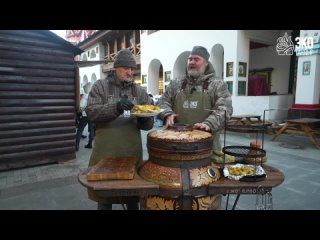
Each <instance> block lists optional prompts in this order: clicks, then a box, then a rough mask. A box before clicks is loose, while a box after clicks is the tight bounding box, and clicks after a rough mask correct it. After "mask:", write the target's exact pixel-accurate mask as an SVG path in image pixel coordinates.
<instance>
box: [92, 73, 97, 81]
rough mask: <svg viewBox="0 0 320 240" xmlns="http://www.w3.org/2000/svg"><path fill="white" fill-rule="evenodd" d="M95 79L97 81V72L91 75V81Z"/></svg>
mask: <svg viewBox="0 0 320 240" xmlns="http://www.w3.org/2000/svg"><path fill="white" fill-rule="evenodd" d="M95 81H97V76H96V74H95V73H93V74H92V75H91V82H92V83H94V82H95Z"/></svg>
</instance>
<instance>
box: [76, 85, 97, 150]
mask: <svg viewBox="0 0 320 240" xmlns="http://www.w3.org/2000/svg"><path fill="white" fill-rule="evenodd" d="M91 87H92V83H91V82H88V83H86V84H85V85H84V86H83V89H84V92H85V94H83V96H82V98H81V101H80V111H81V113H82V114H81V116H80V120H79V126H78V129H77V134H76V151H79V144H80V139H81V137H82V136H83V135H82V133H83V130H84V129H85V127H86V126H87V125H88V132H89V142H88V144H87V145H85V148H92V141H93V139H94V125H93V123H92V122H91V121H89V120H88V117H87V114H86V112H85V108H86V107H87V101H88V94H89V92H90V89H91Z"/></svg>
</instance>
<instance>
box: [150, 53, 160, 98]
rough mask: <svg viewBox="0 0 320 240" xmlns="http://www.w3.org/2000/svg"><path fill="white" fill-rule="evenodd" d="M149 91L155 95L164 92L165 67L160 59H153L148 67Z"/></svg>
mask: <svg viewBox="0 0 320 240" xmlns="http://www.w3.org/2000/svg"><path fill="white" fill-rule="evenodd" d="M148 92H150V93H151V94H152V95H154V96H155V95H162V93H163V67H162V64H161V62H160V60H158V59H153V60H152V61H151V62H150V65H149V68H148Z"/></svg>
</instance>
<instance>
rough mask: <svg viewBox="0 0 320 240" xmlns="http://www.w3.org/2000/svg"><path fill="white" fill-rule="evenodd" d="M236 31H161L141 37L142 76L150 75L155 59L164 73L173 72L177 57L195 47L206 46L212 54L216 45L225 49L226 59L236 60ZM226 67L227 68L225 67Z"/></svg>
mask: <svg viewBox="0 0 320 240" xmlns="http://www.w3.org/2000/svg"><path fill="white" fill-rule="evenodd" d="M236 32H237V31H235V30H161V31H158V32H155V33H152V34H150V35H147V34H146V33H144V34H142V35H141V46H142V54H141V74H142V75H143V74H148V67H149V65H150V63H151V61H152V60H153V59H158V60H159V61H160V62H161V64H162V66H163V71H164V72H165V71H173V66H174V63H175V61H176V59H177V57H178V56H179V55H180V54H181V53H183V52H185V51H191V50H192V47H193V46H195V45H200V46H204V47H206V48H207V49H208V51H209V52H210V53H211V51H212V48H213V46H214V45H215V44H221V45H222V46H223V48H224V58H225V59H234V58H235V56H234V55H235V51H234V48H235V46H236V41H237V36H236ZM224 67H225V66H224Z"/></svg>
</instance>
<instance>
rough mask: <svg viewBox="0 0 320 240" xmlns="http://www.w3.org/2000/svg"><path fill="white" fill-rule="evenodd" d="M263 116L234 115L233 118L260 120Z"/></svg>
mask: <svg viewBox="0 0 320 240" xmlns="http://www.w3.org/2000/svg"><path fill="white" fill-rule="evenodd" d="M260 117H261V115H254V114H246V115H232V116H231V118H260Z"/></svg>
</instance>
